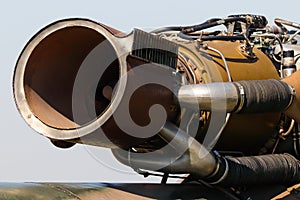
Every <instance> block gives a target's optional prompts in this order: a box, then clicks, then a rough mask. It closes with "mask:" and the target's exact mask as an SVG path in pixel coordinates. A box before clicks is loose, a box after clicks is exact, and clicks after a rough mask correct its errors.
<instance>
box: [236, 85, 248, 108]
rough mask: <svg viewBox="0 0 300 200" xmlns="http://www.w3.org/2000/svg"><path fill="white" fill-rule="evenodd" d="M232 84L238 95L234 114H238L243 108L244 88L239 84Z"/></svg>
mask: <svg viewBox="0 0 300 200" xmlns="http://www.w3.org/2000/svg"><path fill="white" fill-rule="evenodd" d="M234 84H235V86H236V87H237V90H238V94H239V103H238V105H237V108H236V109H235V111H234V113H239V112H240V111H241V110H242V109H243V107H244V104H245V98H246V94H245V89H244V87H243V86H242V85H241V84H240V83H239V82H234Z"/></svg>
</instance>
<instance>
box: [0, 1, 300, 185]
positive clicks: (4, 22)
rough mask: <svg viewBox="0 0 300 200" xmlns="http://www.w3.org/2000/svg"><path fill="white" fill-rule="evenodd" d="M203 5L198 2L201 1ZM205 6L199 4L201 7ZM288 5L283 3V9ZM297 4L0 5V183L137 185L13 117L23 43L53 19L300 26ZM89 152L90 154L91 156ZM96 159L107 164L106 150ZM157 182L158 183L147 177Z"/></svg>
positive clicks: (123, 25)
mask: <svg viewBox="0 0 300 200" xmlns="http://www.w3.org/2000/svg"><path fill="white" fill-rule="evenodd" d="M202 2H203V3H202ZM204 2H205V3H204ZM285 3H288V5H285ZM299 5H300V2H299V0H297V1H296V0H290V1H262V0H251V1H237V0H236V1H175V0H174V1H167V0H151V1H136V0H134V1H127V2H126V1H113V0H110V1H100V0H98V1H96V0H95V1H88V0H87V1H74V0H73V1H70V0H68V1H57V0H52V1H32V0H27V1H16V0H11V1H6V2H5V3H4V2H2V5H1V7H0V17H1V28H0V46H1V50H0V57H1V59H0V83H1V84H0V92H1V93H0V97H1V98H0V99H1V100H0V110H1V116H0V119H1V120H0V127H1V131H0V132H1V133H0V134H1V140H0V157H1V162H0V182H1V181H99V182H100V181H121V182H124V181H142V180H144V179H143V178H142V177H140V176H136V175H132V174H128V173H121V172H117V171H115V170H112V169H110V168H108V167H106V166H103V165H102V164H101V163H99V162H98V161H97V160H95V159H94V158H93V156H91V155H90V154H89V153H88V151H87V150H86V149H85V148H84V147H83V146H81V145H76V146H75V147H73V148H71V149H70V150H60V149H57V148H55V147H53V146H52V145H51V144H50V142H49V141H48V140H47V139H45V138H43V137H42V136H40V135H39V134H37V133H35V132H34V131H33V130H32V129H30V128H29V127H28V126H27V125H26V124H25V122H24V120H23V119H22V118H21V116H20V115H19V114H18V112H17V109H16V107H15V104H14V101H13V95H12V75H13V70H14V66H15V63H16V60H17V58H18V56H19V54H20V52H21V50H22V49H23V47H24V45H25V44H26V42H27V41H28V40H29V39H30V38H31V36H33V35H34V34H35V33H36V32H37V31H38V30H39V29H41V28H43V27H44V26H45V25H47V24H49V23H51V22H53V21H56V20H58V19H63V18H70V17H84V18H89V19H93V20H95V21H98V22H101V23H104V24H107V25H109V26H111V27H115V28H117V29H119V30H122V31H125V32H129V31H130V30H131V29H132V28H134V27H138V28H144V29H146V30H149V29H150V28H157V27H161V26H169V25H190V24H195V23H200V22H203V21H204V20H206V19H209V18H213V17H226V16H227V15H230V14H239V13H253V14H263V15H265V16H266V17H267V18H268V20H269V22H270V23H273V19H274V18H276V17H279V18H284V19H288V20H291V21H295V22H300V14H299V7H300V6H299ZM94 150H95V149H94V148H93V152H94ZM96 151H97V152H96V153H97V158H99V157H101V159H103V160H106V162H110V164H109V165H111V166H114V167H117V168H118V167H119V166H118V164H117V163H116V162H114V161H113V158H112V157H111V155H110V153H109V151H107V150H102V149H100V150H96ZM149 180H151V181H157V180H158V179H149Z"/></svg>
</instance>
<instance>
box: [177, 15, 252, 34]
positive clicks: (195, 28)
mask: <svg viewBox="0 0 300 200" xmlns="http://www.w3.org/2000/svg"><path fill="white" fill-rule="evenodd" d="M235 21H244V22H246V18H245V17H230V18H226V19H220V20H217V21H212V22H204V23H202V24H198V25H195V26H190V27H188V28H185V29H184V30H182V33H184V34H187V33H193V32H196V31H200V30H203V29H207V28H211V27H214V26H218V25H222V24H227V23H231V22H235Z"/></svg>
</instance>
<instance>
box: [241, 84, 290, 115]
mask: <svg viewBox="0 0 300 200" xmlns="http://www.w3.org/2000/svg"><path fill="white" fill-rule="evenodd" d="M238 83H239V84H240V85H242V86H243V88H244V93H245V98H244V99H245V103H244V106H243V108H242V109H241V110H240V112H239V113H262V112H281V111H283V110H285V109H286V108H287V107H288V106H289V104H290V103H291V100H292V98H293V94H292V91H291V87H290V86H289V85H288V84H287V83H285V82H283V81H278V80H275V79H269V80H253V81H239V82H238ZM278 102H280V103H278Z"/></svg>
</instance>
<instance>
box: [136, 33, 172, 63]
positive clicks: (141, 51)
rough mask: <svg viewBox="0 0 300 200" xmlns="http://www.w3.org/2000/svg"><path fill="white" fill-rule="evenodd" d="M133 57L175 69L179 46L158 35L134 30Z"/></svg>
mask: <svg viewBox="0 0 300 200" xmlns="http://www.w3.org/2000/svg"><path fill="white" fill-rule="evenodd" d="M133 34H134V40H133V44H132V51H131V55H132V56H134V57H138V58H140V59H142V60H144V61H146V62H153V63H157V64H161V65H166V66H169V67H172V68H175V67H176V65H177V54H178V45H177V44H176V43H174V42H171V41H169V40H166V39H164V38H161V37H159V36H157V35H154V34H151V33H147V32H144V31H142V30H139V29H134V31H133Z"/></svg>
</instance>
